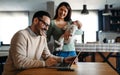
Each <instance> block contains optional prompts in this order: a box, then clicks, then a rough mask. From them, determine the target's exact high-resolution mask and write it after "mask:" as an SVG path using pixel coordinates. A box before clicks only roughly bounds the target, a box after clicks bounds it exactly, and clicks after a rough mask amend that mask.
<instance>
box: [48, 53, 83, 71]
mask: <svg viewBox="0 0 120 75" xmlns="http://www.w3.org/2000/svg"><path fill="white" fill-rule="evenodd" d="M80 53H81V52H80V51H79V53H78V55H77V56H76V57H75V59H74V60H73V61H72V63H69V64H68V63H59V64H57V65H56V66H51V67H47V68H56V69H59V70H71V69H70V68H71V65H72V64H73V63H74V61H75V60H76V59H77V58H78V56H79V55H80Z"/></svg>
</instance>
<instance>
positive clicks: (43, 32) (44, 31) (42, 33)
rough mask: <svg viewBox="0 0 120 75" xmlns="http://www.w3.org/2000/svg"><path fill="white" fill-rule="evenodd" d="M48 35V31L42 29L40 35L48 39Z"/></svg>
mask: <svg viewBox="0 0 120 75" xmlns="http://www.w3.org/2000/svg"><path fill="white" fill-rule="evenodd" d="M46 33H47V31H46V29H41V30H40V35H42V36H45V37H46Z"/></svg>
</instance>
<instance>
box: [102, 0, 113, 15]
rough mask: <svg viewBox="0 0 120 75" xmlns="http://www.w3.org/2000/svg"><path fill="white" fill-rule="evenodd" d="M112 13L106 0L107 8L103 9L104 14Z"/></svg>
mask: <svg viewBox="0 0 120 75" xmlns="http://www.w3.org/2000/svg"><path fill="white" fill-rule="evenodd" d="M111 14H112V13H111V11H110V9H109V5H108V4H107V0H106V4H105V9H104V10H103V14H102V15H103V16H109V15H111Z"/></svg>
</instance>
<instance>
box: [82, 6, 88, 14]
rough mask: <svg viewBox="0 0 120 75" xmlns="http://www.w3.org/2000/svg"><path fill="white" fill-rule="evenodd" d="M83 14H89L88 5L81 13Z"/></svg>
mask: <svg viewBox="0 0 120 75" xmlns="http://www.w3.org/2000/svg"><path fill="white" fill-rule="evenodd" d="M81 14H89V11H88V10H87V5H85V4H84V5H83V10H82V11H81Z"/></svg>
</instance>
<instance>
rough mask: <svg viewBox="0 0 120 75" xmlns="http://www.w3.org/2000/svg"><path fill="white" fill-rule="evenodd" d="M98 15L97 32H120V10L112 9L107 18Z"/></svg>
mask: <svg viewBox="0 0 120 75" xmlns="http://www.w3.org/2000/svg"><path fill="white" fill-rule="evenodd" d="M99 13H100V14H99V27H100V28H99V30H102V31H114V32H120V9H112V10H111V15H109V16H103V15H102V11H100V12H99Z"/></svg>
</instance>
